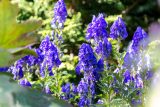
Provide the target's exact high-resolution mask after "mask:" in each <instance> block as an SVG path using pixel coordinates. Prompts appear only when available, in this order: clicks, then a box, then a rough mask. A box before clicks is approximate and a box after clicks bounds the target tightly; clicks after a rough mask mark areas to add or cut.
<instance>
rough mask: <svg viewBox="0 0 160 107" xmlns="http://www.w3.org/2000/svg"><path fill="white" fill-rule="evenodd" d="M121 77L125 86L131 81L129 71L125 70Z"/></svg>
mask: <svg viewBox="0 0 160 107" xmlns="http://www.w3.org/2000/svg"><path fill="white" fill-rule="evenodd" d="M123 77H124V80H123V83H125V84H128V83H129V82H130V81H131V79H132V76H131V73H130V71H129V70H126V71H125V72H124V73H123Z"/></svg>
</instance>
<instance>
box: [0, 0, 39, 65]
mask: <svg viewBox="0 0 160 107" xmlns="http://www.w3.org/2000/svg"><path fill="white" fill-rule="evenodd" d="M18 11H19V9H18V7H17V5H13V4H11V3H10V1H9V0H1V1H0V16H1V17H0V23H1V24H0V29H1V31H0V51H1V54H0V56H1V59H0V67H2V66H8V65H10V64H12V63H13V62H14V61H16V60H17V59H19V58H21V57H23V56H25V55H27V54H32V55H35V53H34V52H32V51H31V50H28V49H25V48H22V47H24V46H26V45H29V44H31V43H34V42H36V38H35V37H34V36H33V35H32V36H31V33H30V34H28V33H29V32H31V31H34V30H36V29H37V28H39V27H40V26H41V23H40V21H35V20H30V21H27V22H23V23H17V22H16V17H17V14H18ZM17 48H18V49H17ZM11 49H12V50H11ZM18 53H19V54H18Z"/></svg>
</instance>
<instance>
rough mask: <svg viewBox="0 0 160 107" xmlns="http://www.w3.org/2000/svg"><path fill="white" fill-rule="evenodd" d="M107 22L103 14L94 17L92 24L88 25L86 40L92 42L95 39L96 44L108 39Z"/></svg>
mask: <svg viewBox="0 0 160 107" xmlns="http://www.w3.org/2000/svg"><path fill="white" fill-rule="evenodd" d="M106 28H107V22H106V21H105V19H104V16H103V14H99V15H98V17H95V16H93V19H92V22H91V23H90V24H89V25H88V28H87V34H86V39H87V40H88V41H90V40H91V39H94V40H95V42H96V43H98V42H99V41H101V40H103V39H104V38H107V37H108V34H107V30H106Z"/></svg>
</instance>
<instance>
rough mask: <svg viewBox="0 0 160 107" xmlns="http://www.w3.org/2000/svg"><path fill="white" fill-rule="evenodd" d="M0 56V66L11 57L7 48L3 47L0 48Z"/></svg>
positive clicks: (4, 64)
mask: <svg viewBox="0 0 160 107" xmlns="http://www.w3.org/2000/svg"><path fill="white" fill-rule="evenodd" d="M0 56H1V58H0V67H4V66H7V65H8V63H9V62H10V60H11V59H12V57H13V56H12V55H11V54H10V53H9V52H8V51H7V50H4V49H0Z"/></svg>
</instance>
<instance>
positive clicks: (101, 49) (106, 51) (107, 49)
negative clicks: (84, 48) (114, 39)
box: [96, 38, 112, 59]
mask: <svg viewBox="0 0 160 107" xmlns="http://www.w3.org/2000/svg"><path fill="white" fill-rule="evenodd" d="M111 52H112V45H111V43H110V42H109V41H108V39H107V38H104V39H103V41H100V42H99V43H98V46H96V53H97V54H98V55H100V56H101V58H102V59H107V58H108V57H109V56H110V54H111Z"/></svg>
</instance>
